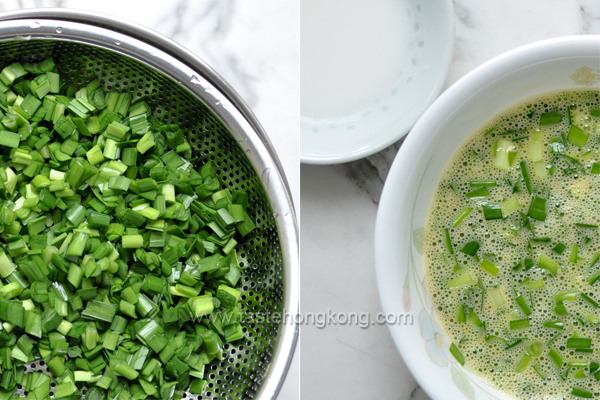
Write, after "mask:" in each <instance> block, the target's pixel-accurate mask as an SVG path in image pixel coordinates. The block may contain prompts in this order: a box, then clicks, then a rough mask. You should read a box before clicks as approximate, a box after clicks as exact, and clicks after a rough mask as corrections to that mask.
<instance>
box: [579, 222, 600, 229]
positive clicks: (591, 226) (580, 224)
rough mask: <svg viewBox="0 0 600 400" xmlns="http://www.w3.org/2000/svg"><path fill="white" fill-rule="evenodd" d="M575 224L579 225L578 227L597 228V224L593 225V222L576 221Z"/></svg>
mask: <svg viewBox="0 0 600 400" xmlns="http://www.w3.org/2000/svg"><path fill="white" fill-rule="evenodd" d="M575 226H577V227H579V228H597V227H598V225H593V224H582V223H580V222H577V223H576V224H575Z"/></svg>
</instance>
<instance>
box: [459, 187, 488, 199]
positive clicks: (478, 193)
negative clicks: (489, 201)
mask: <svg viewBox="0 0 600 400" xmlns="http://www.w3.org/2000/svg"><path fill="white" fill-rule="evenodd" d="M489 195H490V192H489V191H488V190H487V187H485V186H482V187H480V188H478V189H475V190H473V191H471V192H468V193H467V194H465V196H467V198H469V199H474V198H477V197H486V196H489Z"/></svg>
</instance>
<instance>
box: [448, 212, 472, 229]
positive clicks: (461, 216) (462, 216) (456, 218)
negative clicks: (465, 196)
mask: <svg viewBox="0 0 600 400" xmlns="http://www.w3.org/2000/svg"><path fill="white" fill-rule="evenodd" d="M470 213H471V209H470V208H469V207H465V208H463V209H462V210H460V211H459V212H458V214H456V215H455V216H454V218H452V226H454V227H457V226H458V225H460V223H461V222H463V221H464V219H465V218H467V217H468V216H469V214H470Z"/></svg>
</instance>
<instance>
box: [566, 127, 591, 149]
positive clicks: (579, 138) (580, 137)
mask: <svg viewBox="0 0 600 400" xmlns="http://www.w3.org/2000/svg"><path fill="white" fill-rule="evenodd" d="M588 136H589V134H588V133H587V132H586V131H584V130H583V129H581V128H579V127H577V126H575V125H571V127H570V128H569V134H568V135H567V140H568V141H569V142H571V143H573V144H574V145H575V146H577V147H580V148H581V147H584V146H585V145H586V144H587V141H588Z"/></svg>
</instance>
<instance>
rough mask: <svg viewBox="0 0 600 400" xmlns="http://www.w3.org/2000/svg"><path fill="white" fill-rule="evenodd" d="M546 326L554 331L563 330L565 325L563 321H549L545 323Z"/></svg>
mask: <svg viewBox="0 0 600 400" xmlns="http://www.w3.org/2000/svg"><path fill="white" fill-rule="evenodd" d="M544 326H545V327H546V328H552V329H563V327H564V323H563V322H562V321H547V322H544Z"/></svg>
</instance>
